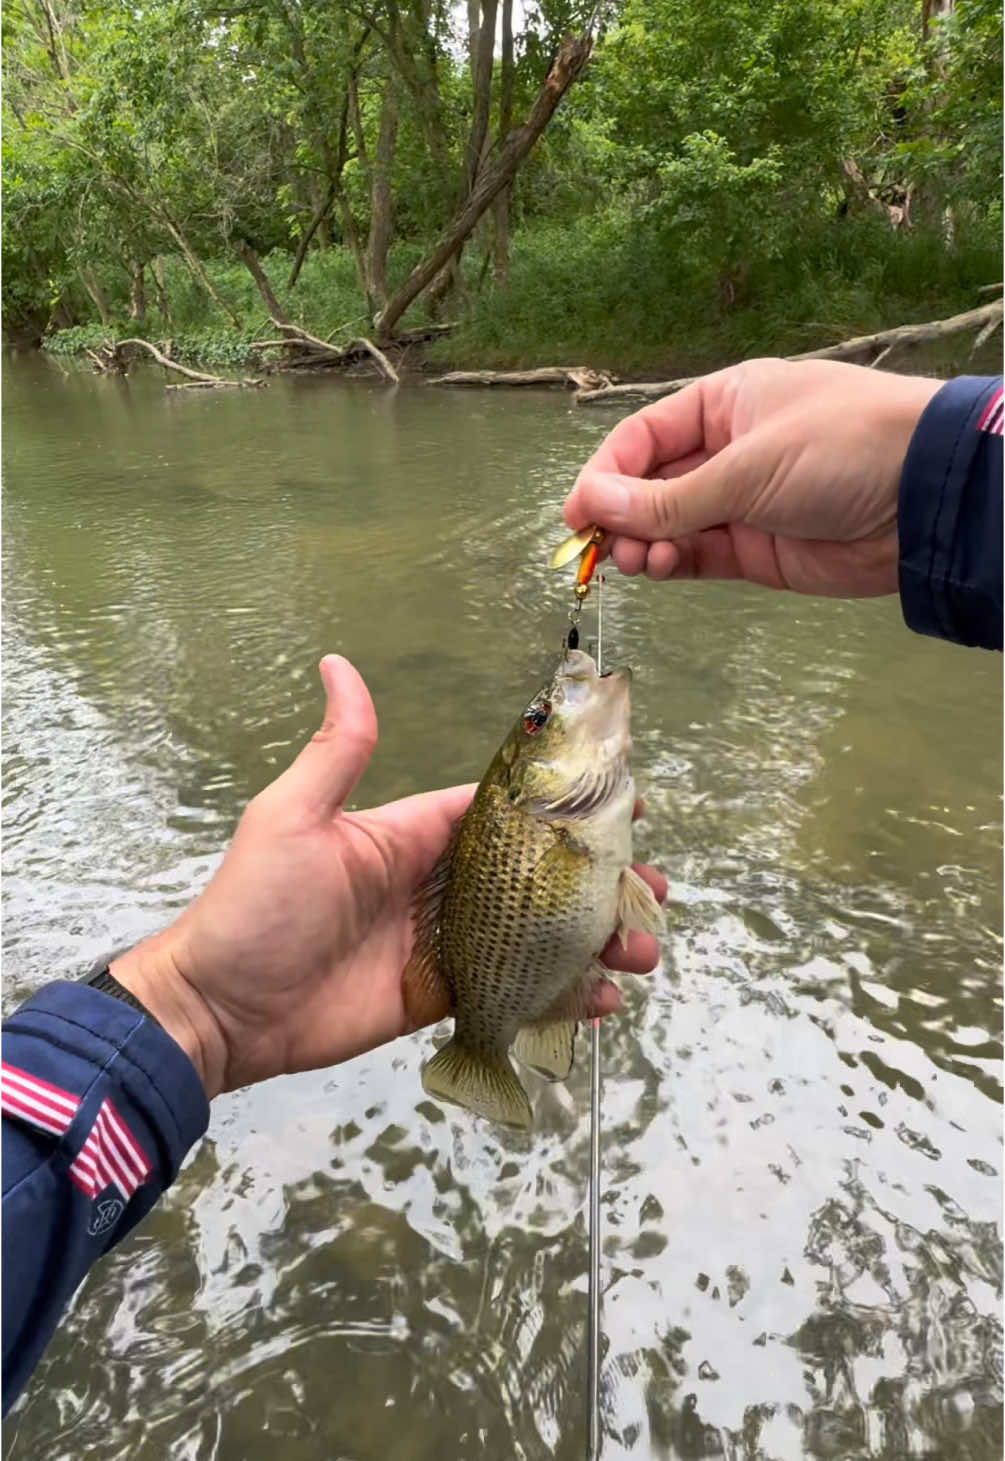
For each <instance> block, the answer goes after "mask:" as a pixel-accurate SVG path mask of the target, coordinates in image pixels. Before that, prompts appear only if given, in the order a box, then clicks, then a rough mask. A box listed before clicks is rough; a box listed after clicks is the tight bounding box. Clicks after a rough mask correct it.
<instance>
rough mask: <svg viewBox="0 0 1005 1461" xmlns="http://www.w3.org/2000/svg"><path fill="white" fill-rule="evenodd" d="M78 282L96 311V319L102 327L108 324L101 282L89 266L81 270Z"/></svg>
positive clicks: (106, 303) (108, 317)
mask: <svg viewBox="0 0 1005 1461" xmlns="http://www.w3.org/2000/svg"><path fill="white" fill-rule="evenodd" d="M80 281H81V283H82V284H83V286H84V288H85V289H86V290H87V293H88V295H89V296H90V300H91V303H92V304H93V305H94V308H95V309H96V310H97V311H98V318H99V319H100V321H101V323H102V324H103V325H107V324H109V323H110V321H111V315H110V314H109V313H108V301H107V300H106V299H105V292H104V290H103V289H102V287H101V281H100V280H99V278H98V276H97V274H96V273H95V272H94V270H93V269H92V268H91V266H90V265H89V264H87V265H85V266H83V267H82V268H81V270H80Z"/></svg>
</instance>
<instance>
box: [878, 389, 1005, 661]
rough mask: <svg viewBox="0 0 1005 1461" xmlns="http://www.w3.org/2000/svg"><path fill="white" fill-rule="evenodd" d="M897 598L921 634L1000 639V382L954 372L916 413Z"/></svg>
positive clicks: (986, 641) (976, 641)
mask: <svg viewBox="0 0 1005 1461" xmlns="http://www.w3.org/2000/svg"><path fill="white" fill-rule="evenodd" d="M897 527H898V534H899V538H900V602H901V606H902V608H903V611H904V618H905V620H906V621H907V624H908V626H909V627H910V628H911V629H916V630H917V631H918V633H919V634H932V635H935V636H936V638H939V639H951V640H952V641H953V642H954V643H956V644H970V645H978V646H980V647H981V648H983V649H1001V647H1002V383H1001V380H1000V379H997V378H992V379H987V378H985V377H982V376H960V377H959V379H957V380H952V381H949V383H948V384H947V385H944V386H943V387H942V389H941V390H940V391H938V392H937V393H936V395H934V396H933V397H932V399H931V401H930V402H929V404H928V406H927V407H926V409H925V412H924V415H923V416H922V417H921V420H920V421H919V422H918V427H917V430H916V431H915V433H914V437H913V438H912V441H911V445H910V447H909V448H908V453H907V457H906V459H905V462H904V470H903V474H902V476H901V480H900V501H899V509H898V521H897Z"/></svg>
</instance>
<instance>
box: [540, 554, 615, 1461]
mask: <svg viewBox="0 0 1005 1461" xmlns="http://www.w3.org/2000/svg"><path fill="white" fill-rule="evenodd" d="M603 537H604V534H603V532H602V530H601V529H600V528H584V529H583V531H582V532H579V533H574V534H573V535H572V537H571V538H566V540H565V542H564V543H562V544H560V546H559V547H558V548H557V549H556V550H555V553H554V556H553V558H552V567H553V568H563V567H564V566H565V564H566V563H571V562H572V560H573V558H574V557H575V556H576V554H577V553H578V554H579V567H578V569H577V571H576V584H575V588H574V589H573V593H574V594H575V603H574V604H573V606H572V608H571V609H570V611H569V624H570V628H569V631H568V634H567V636H566V639H565V647H566V648H567V649H576V648H578V646H579V619H580V616H581V614H582V612H583V604H584V602H585V600H586V598H587V595H588V594H589V592H590V580H591V579H592V578H593V575H594V573H595V572H596V568H597V562H598V559H599V557H600V544H601V543H602V541H603ZM596 582H597V657H596V658H597V672H598V674H601V673H603V655H604V595H603V584H604V575H603V574H602V573H600V574H597V580H596ZM600 1115H601V1113H600V1021H599V1020H597V1019H594V1020H591V1021H590V1187H589V1257H588V1278H587V1283H588V1288H587V1321H586V1323H587V1328H586V1397H587V1412H586V1416H587V1423H586V1456H587V1461H598V1458H599V1456H600V1447H601V1439H602V1438H601V1429H600Z"/></svg>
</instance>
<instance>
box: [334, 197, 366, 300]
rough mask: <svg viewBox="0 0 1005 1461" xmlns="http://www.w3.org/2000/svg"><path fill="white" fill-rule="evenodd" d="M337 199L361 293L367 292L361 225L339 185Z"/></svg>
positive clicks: (343, 230) (343, 235)
mask: <svg viewBox="0 0 1005 1461" xmlns="http://www.w3.org/2000/svg"><path fill="white" fill-rule="evenodd" d="M335 201H336V203H337V204H338V213H339V219H340V221H341V223H342V237H343V238H344V239H345V241H346V243H347V244H348V246H349V251H350V253H351V254H352V258H353V263H354V264H355V265H356V279H357V282H358V284H359V288H360V293H361V294H364V295H365V294H366V251H365V250H364V248H363V240H362V239H361V238H360V236H359V226H358V224H357V223H356V219H355V217H354V215H353V211H352V208H351V207H350V205H349V199H348V198H347V197H346V195H345V193H344V191H343V190H342V188H341V187H339V188H338V189H337V191H336V193H335Z"/></svg>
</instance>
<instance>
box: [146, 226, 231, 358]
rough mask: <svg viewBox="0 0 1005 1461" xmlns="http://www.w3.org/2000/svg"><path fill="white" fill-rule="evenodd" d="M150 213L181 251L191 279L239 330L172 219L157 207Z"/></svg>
mask: <svg viewBox="0 0 1005 1461" xmlns="http://www.w3.org/2000/svg"><path fill="white" fill-rule="evenodd" d="M151 213H152V214H153V216H154V217H155V218H156V219H157V221H158V222H159V223H160V224H161V225H162V226H163V227H164V228H166V229H167V231H168V233H169V234H170V235H171V237H172V238H173V239H174V241H175V243H176V244H177V245H178V247H179V249H180V250H181V256H182V258H183V259H184V260H185V263H186V265H187V267H188V270H189V273H190V274H191V275H192V277H193V279H195V280H196V281H197V283H199V284H201V285H202V287H203V289H204V290H205V291H206V293H207V294H208V295H209V297H210V299H211V300H212V301H213V303H214V304H215V305H216V307H217V309H218V310H220V311H221V313H223V314H225V315H226V316H227V318H228V320H230V323H231V324H232V325H233V326H234V328H235V330H239V329H240V328H241V320H240V317H239V316H238V315H236V314H235V313H234V311H233V310H232V309H231V307H230V305H229V304H228V303H227V301H226V300H225V299H222V298H221V297H220V295H219V294H218V292H217V290H216V287H215V286H214V284H213V281H212V279H211V278H210V277H209V275H208V274H207V273H206V269H205V266H204V264H203V262H202V260H201V259H200V258H199V256H198V254H197V253H196V252H195V250H194V249H193V248H192V245H191V244H190V243H189V241H188V239H187V238H186V237H185V235H184V234H183V233H182V231H181V229H180V228H179V227H178V225H177V223H175V221H174V219H173V218H171V216H170V215H169V214H168V213H167V212H165V210H164V209H163V208H162V207H160V206H159V205H153V206H152V207H151Z"/></svg>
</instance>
